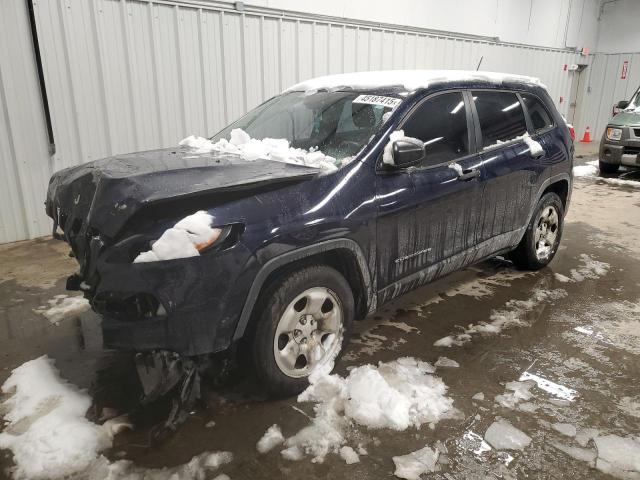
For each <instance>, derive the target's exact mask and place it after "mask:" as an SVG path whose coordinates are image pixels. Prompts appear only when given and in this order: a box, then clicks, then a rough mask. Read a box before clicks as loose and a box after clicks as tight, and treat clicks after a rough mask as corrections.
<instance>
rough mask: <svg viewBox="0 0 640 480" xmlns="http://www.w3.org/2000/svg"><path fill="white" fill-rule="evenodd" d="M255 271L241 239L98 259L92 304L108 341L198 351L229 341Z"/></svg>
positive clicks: (119, 347)
mask: <svg viewBox="0 0 640 480" xmlns="http://www.w3.org/2000/svg"><path fill="white" fill-rule="evenodd" d="M256 271H257V266H256V263H255V260H254V257H253V256H252V255H251V254H250V252H249V251H248V250H247V249H246V248H245V247H244V246H243V245H242V244H240V243H238V244H235V245H234V246H233V247H231V248H229V249H227V250H224V251H222V252H213V253H212V254H203V255H201V256H197V257H191V258H183V259H176V260H167V261H160V262H149V263H109V262H106V261H102V260H100V259H99V260H98V263H97V273H98V278H99V282H98V283H97V285H96V286H95V287H92V295H91V296H92V300H91V303H92V306H93V308H94V310H96V311H97V312H98V313H100V314H101V315H102V332H103V343H104V346H105V348H113V349H117V350H130V351H137V352H140V351H150V350H170V351H173V352H176V353H179V354H181V355H187V356H191V355H201V354H208V353H214V352H218V351H222V350H225V349H226V348H228V347H229V346H230V344H231V342H232V338H233V334H234V332H235V328H236V325H237V322H238V319H239V317H240V313H241V310H242V307H243V306H244V301H245V299H246V296H247V293H248V291H249V288H250V286H251V279H252V278H253V276H254V275H255V273H256Z"/></svg>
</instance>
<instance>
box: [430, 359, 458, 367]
mask: <svg viewBox="0 0 640 480" xmlns="http://www.w3.org/2000/svg"><path fill="white" fill-rule="evenodd" d="M434 365H435V366H436V367H437V368H442V367H445V368H458V367H459V366H460V364H459V363H458V362H456V361H455V360H451V359H450V358H447V357H439V358H438V360H437V361H436V363H435V364H434Z"/></svg>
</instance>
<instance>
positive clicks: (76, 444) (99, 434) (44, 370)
mask: <svg viewBox="0 0 640 480" xmlns="http://www.w3.org/2000/svg"><path fill="white" fill-rule="evenodd" d="M12 391H15V393H14V394H13V396H11V397H9V398H8V399H7V400H5V401H4V403H3V404H2V408H3V410H5V411H6V412H7V413H6V414H5V416H4V420H5V421H7V422H9V423H8V425H7V427H6V429H5V431H4V432H2V433H0V448H6V449H10V450H11V451H12V453H13V461H14V462H15V464H16V470H15V472H14V475H15V477H17V478H29V479H40V478H60V477H65V476H69V475H72V474H74V473H76V472H80V471H82V470H84V469H86V468H87V467H89V466H90V465H91V463H92V462H94V461H95V460H96V458H97V457H98V453H99V452H100V451H102V450H104V449H106V448H108V447H110V446H111V438H110V436H109V434H108V432H107V431H106V430H105V429H103V428H102V427H101V426H99V425H95V424H93V423H91V422H90V421H89V420H87V419H86V418H85V413H86V412H87V410H88V409H89V407H90V406H91V398H90V397H89V396H88V395H87V394H86V393H84V392H82V391H80V390H79V389H77V388H76V387H74V386H73V385H71V384H69V383H68V382H66V381H65V380H63V379H62V378H60V375H59V372H58V370H57V369H56V368H55V367H54V365H53V361H52V360H50V359H49V358H47V357H46V356H42V357H39V358H36V359H35V360H31V361H29V362H26V363H24V364H23V365H21V366H20V367H18V368H16V369H15V370H13V373H12V374H11V376H10V377H9V378H8V379H7V381H6V382H5V383H4V385H3V386H2V392H3V393H5V394H10V393H11V392H12Z"/></svg>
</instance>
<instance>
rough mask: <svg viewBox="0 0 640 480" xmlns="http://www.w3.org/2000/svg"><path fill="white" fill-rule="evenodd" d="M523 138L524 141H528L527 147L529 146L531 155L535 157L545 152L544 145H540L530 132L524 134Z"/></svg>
mask: <svg viewBox="0 0 640 480" xmlns="http://www.w3.org/2000/svg"><path fill="white" fill-rule="evenodd" d="M522 140H524V143H526V144H527V147H529V151H530V152H531V156H533V157H535V156H538V155H542V154H543V153H544V149H543V148H542V145H540V144H539V143H538V142H536V141H535V140H534V139H533V138H531V135H529V133H525V134H524V135H523V136H522Z"/></svg>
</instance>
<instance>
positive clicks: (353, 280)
mask: <svg viewBox="0 0 640 480" xmlns="http://www.w3.org/2000/svg"><path fill="white" fill-rule="evenodd" d="M313 263H322V264H325V265H328V266H330V267H332V268H335V269H336V270H337V271H338V272H340V273H341V274H342V275H343V276H344V277H345V279H346V280H347V282H348V283H349V286H350V287H351V290H352V292H353V294H354V302H355V306H356V318H363V317H364V316H365V315H366V314H367V313H368V312H370V311H372V310H375V306H376V295H375V285H374V284H373V281H372V279H373V277H372V276H371V274H370V271H369V267H368V263H367V261H366V258H365V256H364V254H363V252H362V249H361V248H360V246H359V245H358V244H357V243H356V242H355V241H354V240H351V239H348V238H340V239H333V240H327V241H324V242H320V243H317V244H314V245H309V246H307V247H302V248H299V249H296V250H292V251H290V252H286V253H284V254H282V255H278V256H277V257H274V258H272V259H271V260H269V261H268V262H266V263H265V264H264V265H263V266H262V267H261V268H260V270H259V271H258V273H257V275H256V277H255V279H254V281H253V283H252V285H251V288H250V289H249V294H248V295H247V298H246V300H245V303H244V306H243V308H242V312H241V313H240V318H239V320H238V324H237V325H236V329H235V332H234V335H233V340H239V339H240V338H242V336H243V335H244V333H245V331H246V329H247V326H248V325H249V322H250V320H251V316H252V313H253V309H254V307H255V305H256V303H257V301H258V299H259V298H260V295H261V293H262V292H263V291H264V289H265V287H266V286H267V285H269V284H270V281H271V280H273V279H275V278H276V277H277V276H279V275H281V274H282V273H285V272H286V271H287V270H292V269H297V268H300V267H302V266H304V265H309V264H313Z"/></svg>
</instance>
